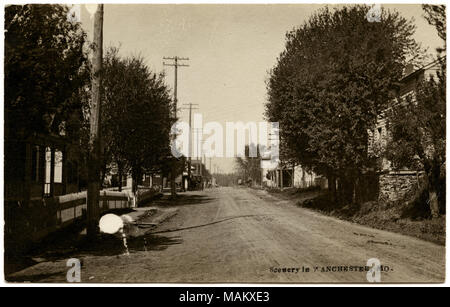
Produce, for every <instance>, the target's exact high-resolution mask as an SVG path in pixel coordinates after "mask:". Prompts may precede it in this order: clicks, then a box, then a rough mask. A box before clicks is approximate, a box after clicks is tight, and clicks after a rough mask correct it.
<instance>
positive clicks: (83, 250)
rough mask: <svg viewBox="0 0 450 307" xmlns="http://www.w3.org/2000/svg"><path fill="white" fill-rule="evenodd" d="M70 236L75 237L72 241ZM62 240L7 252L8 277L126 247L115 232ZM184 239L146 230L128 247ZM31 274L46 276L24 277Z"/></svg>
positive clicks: (156, 246)
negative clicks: (45, 264)
mask: <svg viewBox="0 0 450 307" xmlns="http://www.w3.org/2000/svg"><path fill="white" fill-rule="evenodd" d="M67 239H69V240H70V239H72V240H73V241H72V242H70V243H69V242H67V241H68V240H67ZM59 240H60V242H59V243H60V244H58V242H55V241H54V242H52V243H53V244H51V246H47V247H45V246H41V247H40V248H39V249H35V250H32V251H30V252H28V253H26V254H13V253H10V254H8V255H5V266H4V267H5V274H6V276H7V278H6V279H7V280H8V281H19V280H20V279H19V278H18V277H17V278H16V277H11V278H8V275H10V274H13V273H14V272H17V271H20V270H23V269H25V268H27V267H31V266H33V265H36V264H39V263H42V262H49V261H50V262H56V261H64V260H67V259H70V258H79V259H82V258H83V257H86V256H98V257H101V256H119V255H123V254H124V253H125V251H126V250H125V247H124V245H123V241H122V238H120V237H119V236H115V235H106V234H102V235H100V236H99V237H98V239H97V240H96V241H95V242H90V241H88V240H87V238H86V236H85V235H79V236H78V237H77V238H76V239H75V238H59ZM180 243H182V239H181V238H180V237H178V236H175V237H174V236H172V237H166V236H161V235H154V234H142V235H140V236H133V237H130V238H128V239H127V245H128V250H129V252H130V254H131V255H132V254H133V253H136V252H146V251H147V252H150V251H161V250H164V249H166V248H167V247H169V246H170V245H174V244H180ZM58 246H59V247H58ZM48 277H51V276H48ZM30 278H32V279H33V280H34V281H37V280H39V279H43V278H46V276H41V277H39V276H27V278H21V280H22V281H25V280H26V281H32V280H30Z"/></svg>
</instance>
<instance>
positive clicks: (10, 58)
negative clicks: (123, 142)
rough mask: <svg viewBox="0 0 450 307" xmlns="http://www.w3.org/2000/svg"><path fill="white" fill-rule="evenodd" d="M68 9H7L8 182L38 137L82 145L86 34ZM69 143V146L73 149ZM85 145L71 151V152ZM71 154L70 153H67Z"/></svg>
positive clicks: (39, 6)
mask: <svg viewBox="0 0 450 307" xmlns="http://www.w3.org/2000/svg"><path fill="white" fill-rule="evenodd" d="M67 13H68V8H67V7H66V6H64V5H47V4H31V5H30V4H27V5H9V6H7V7H6V8H5V59H4V71H5V80H4V86H5V93H4V110H5V140H6V141H5V177H7V178H11V179H12V178H16V177H17V178H18V177H20V176H21V175H20V171H19V170H20V169H21V167H23V161H22V160H21V158H18V157H21V156H22V154H21V146H20V143H18V142H16V141H20V140H24V139H27V138H29V137H32V136H33V135H35V134H40V135H56V136H59V135H64V137H65V138H66V139H67V140H68V141H70V143H72V144H73V145H79V143H78V142H79V140H80V136H81V133H82V130H83V129H82V127H83V123H82V119H83V109H84V108H85V107H86V104H87V100H86V99H84V98H83V96H85V94H86V91H85V88H86V86H87V84H88V83H89V81H90V78H89V65H88V60H87V46H86V44H85V40H86V35H85V33H84V32H83V30H82V29H81V26H80V24H79V23H76V22H71V21H69V20H68V18H67ZM70 143H69V144H70ZM77 147H78V148H79V147H80V146H70V150H73V149H74V148H77ZM68 149H69V148H68Z"/></svg>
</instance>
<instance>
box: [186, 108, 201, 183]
mask: <svg viewBox="0 0 450 307" xmlns="http://www.w3.org/2000/svg"><path fill="white" fill-rule="evenodd" d="M183 105H185V106H189V108H183V109H185V110H189V154H188V180H189V184H190V180H191V164H192V162H191V156H192V110H198V108H197V107H194V106H198V104H197V103H184V104H183Z"/></svg>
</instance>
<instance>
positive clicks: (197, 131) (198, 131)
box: [194, 128, 203, 176]
mask: <svg viewBox="0 0 450 307" xmlns="http://www.w3.org/2000/svg"><path fill="white" fill-rule="evenodd" d="M194 132H195V135H196V138H195V144H196V148H197V150H196V151H197V163H199V164H200V165H199V167H200V176H202V175H203V172H202V168H203V167H202V153H201V151H202V140H201V139H200V136H199V135H200V134H201V133H203V129H202V128H196V129H194Z"/></svg>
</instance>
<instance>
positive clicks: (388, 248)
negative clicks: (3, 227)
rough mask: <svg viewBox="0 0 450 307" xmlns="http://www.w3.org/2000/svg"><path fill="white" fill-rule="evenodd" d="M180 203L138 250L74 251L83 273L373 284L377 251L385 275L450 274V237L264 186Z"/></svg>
mask: <svg viewBox="0 0 450 307" xmlns="http://www.w3.org/2000/svg"><path fill="white" fill-rule="evenodd" d="M176 206H177V208H178V214H177V215H175V216H174V217H172V218H171V219H170V220H168V221H166V222H165V223H163V224H162V225H161V226H160V227H158V228H157V229H155V230H153V233H152V234H148V235H147V236H145V241H143V238H136V239H135V240H134V241H132V242H130V253H131V254H130V256H125V255H117V254H114V253H106V252H105V253H103V254H102V253H100V252H99V253H87V254H80V255H73V256H76V257H79V258H81V259H82V263H83V265H82V270H81V279H82V282H195V283H202V282H213V283H222V282H239V283H249V282H251V283H269V282H270V283H272V282H276V283H277V282H283V283H284V282H286V283H298V282H327V283H328V282H329V283H334V282H339V283H343V282H360V283H365V282H368V281H367V277H366V275H367V272H366V271H360V269H361V268H360V267H364V266H365V265H366V264H367V261H368V260H369V259H370V258H377V259H379V261H380V262H381V265H383V266H384V267H383V269H384V270H385V271H383V272H381V275H380V277H381V282H442V281H444V274H445V266H444V263H445V248H444V247H443V246H439V245H435V244H433V243H429V242H425V241H421V240H419V239H416V238H413V237H408V236H403V235H399V234H395V233H389V232H385V231H381V230H375V229H371V228H367V227H363V226H359V225H356V224H352V223H348V222H345V221H341V220H337V219H334V218H331V217H326V216H322V215H320V214H318V213H315V212H313V211H310V210H307V209H304V208H299V207H297V206H295V205H294V204H292V203H290V202H289V201H281V200H278V199H276V198H274V197H273V196H271V195H269V194H267V193H266V192H264V191H259V190H251V189H247V188H217V189H213V190H205V191H203V192H188V193H184V194H183V198H182V202H181V204H178V205H176ZM142 242H145V246H144V243H142ZM66 261H67V259H56V260H53V261H42V262H41V263H39V264H37V265H34V266H32V267H29V268H27V269H25V270H23V271H20V272H18V273H16V274H14V279H15V280H21V281H23V280H32V281H40V282H65V280H66V272H67V269H68V268H67V267H66ZM308 270H309V271H308Z"/></svg>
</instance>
